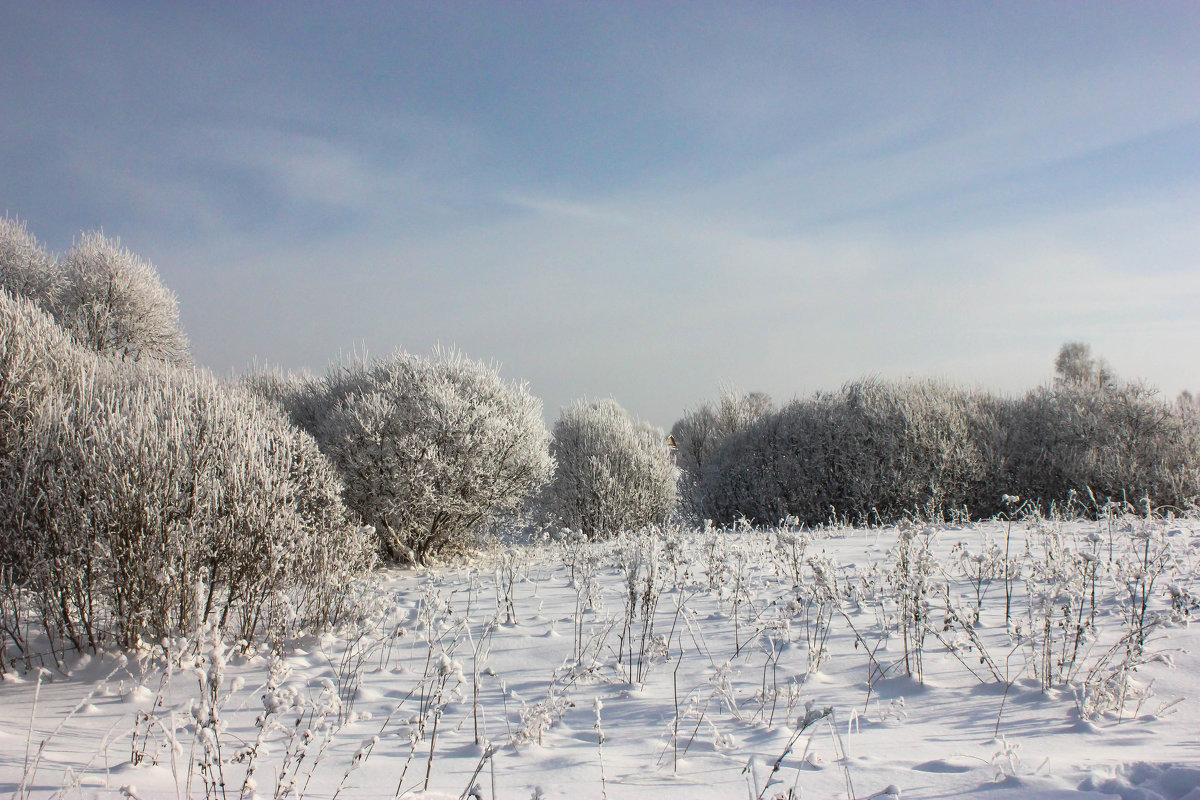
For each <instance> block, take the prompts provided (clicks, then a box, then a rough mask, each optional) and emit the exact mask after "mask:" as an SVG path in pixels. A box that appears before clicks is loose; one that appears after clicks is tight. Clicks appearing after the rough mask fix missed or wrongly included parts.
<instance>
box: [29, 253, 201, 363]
mask: <svg viewBox="0 0 1200 800" xmlns="http://www.w3.org/2000/svg"><path fill="white" fill-rule="evenodd" d="M61 269H62V272H63V281H64V283H63V287H62V291H61V292H60V294H59V296H58V300H57V302H55V303H54V304H53V306H52V307H53V309H54V313H55V316H56V317H57V318H58V321H59V322H60V323H61V324H62V326H63V327H65V328H66V329H67V330H69V331H70V332H71V334H72V335H74V336H75V338H76V339H78V340H79V341H80V342H81V343H82V344H84V345H85V346H87V347H90V348H91V349H92V350H95V351H96V352H97V353H100V354H101V355H105V356H110V357H113V358H117V359H120V360H125V361H137V360H138V359H141V358H154V359H158V360H161V361H167V362H172V363H183V362H187V361H188V360H189V359H190V356H189V353H188V342H187V337H186V336H184V334H183V330H182V329H181V328H180V327H179V303H178V301H177V300H176V299H175V294H174V293H173V292H171V291H170V290H169V289H167V287H166V286H164V285H163V283H162V279H161V278H160V277H159V275H158V270H156V269H155V268H154V265H153V264H151V263H149V262H148V261H145V260H143V259H141V258H139V257H138V256H136V255H134V254H133V253H131V252H130V251H129V250H127V249H125V248H123V247H121V243H120V241H118V240H115V239H107V238H105V236H104V235H103V234H102V233H99V232H94V233H85V234H83V235H82V236H81V237H80V239H79V242H78V243H76V245H75V246H74V247H72V248H71V250H70V251H69V252H68V253H67V255H66V257H65V258H64V259H63V261H62V264H61Z"/></svg>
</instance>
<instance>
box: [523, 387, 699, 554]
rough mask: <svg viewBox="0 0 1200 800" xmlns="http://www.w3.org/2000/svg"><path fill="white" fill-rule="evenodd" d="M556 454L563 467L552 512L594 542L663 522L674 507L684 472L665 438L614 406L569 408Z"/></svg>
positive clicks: (550, 501)
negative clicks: (676, 464)
mask: <svg viewBox="0 0 1200 800" xmlns="http://www.w3.org/2000/svg"><path fill="white" fill-rule="evenodd" d="M550 450H551V453H552V454H553V455H554V459H555V461H556V463H557V466H556V469H555V473H554V480H553V481H552V482H551V483H550V485H549V486H548V487H547V489H546V492H545V494H544V503H545V505H546V508H547V509H548V510H549V511H550V512H551V513H552V514H553V515H554V516H555V517H557V518H558V519H559V520H560V521H561V522H562V523H563V524H564V525H567V526H568V527H571V528H574V529H575V530H578V531H581V532H582V533H583V534H584V535H586V536H587V537H588V538H589V539H600V538H605V537H608V536H612V535H615V534H616V533H619V532H620V531H622V530H629V529H636V528H643V527H646V526H648V525H657V524H662V523H664V522H666V521H667V518H668V517H670V515H671V513H672V511H673V510H674V508H675V501H676V486H677V483H678V476H679V470H678V468H677V467H676V466H675V460H674V456H673V455H672V453H671V448H670V447H669V446H668V445H667V442H666V435H665V434H664V433H663V431H661V430H659V429H658V428H655V427H653V426H651V425H647V424H645V423H642V422H638V421H635V420H633V419H631V418H630V416H629V414H627V413H626V412H625V409H623V408H621V406H619V405H618V404H617V403H616V401H615V400H611V399H610V400H601V401H599V402H596V403H586V402H578V403H576V404H574V405H572V406H570V407H569V408H567V409H564V410H563V412H562V413H561V414H560V415H559V418H558V421H557V422H555V424H554V435H553V440H552V442H551V446H550Z"/></svg>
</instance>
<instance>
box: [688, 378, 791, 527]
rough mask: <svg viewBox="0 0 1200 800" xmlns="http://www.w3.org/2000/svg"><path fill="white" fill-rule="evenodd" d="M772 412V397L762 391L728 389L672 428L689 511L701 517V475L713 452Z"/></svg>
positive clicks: (689, 413) (689, 411)
mask: <svg viewBox="0 0 1200 800" xmlns="http://www.w3.org/2000/svg"><path fill="white" fill-rule="evenodd" d="M770 410H771V398H770V396H769V395H767V394H764V393H762V392H750V393H749V394H746V393H743V392H739V391H737V390H735V389H731V388H730V389H725V390H723V391H722V392H721V396H720V398H718V399H717V401H716V402H715V403H714V402H705V403H702V404H701V405H700V406H699V407H697V408H695V409H688V410H687V411H685V412H684V414H683V416H682V417H681V418H680V419H679V420H678V421H677V422H676V423H675V424H674V425H673V426H672V427H671V438H672V440H673V441H674V442H675V447H676V449H675V461H676V464H678V466H679V471H680V491H681V495H682V500H683V504H684V506H685V508H686V509H687V510H689V511H690V512H692V513H693V514H698V513H699V512H700V508H701V505H702V500H701V498H700V497H699V495H698V492H699V491H700V476H701V475H702V474H703V473H704V468H705V466H706V465H707V464H708V462H709V461H710V460H711V459H712V456H713V453H715V452H716V450H717V449H718V448H719V447H720V446H721V444H722V442H724V441H725V440H726V439H727V438H729V437H730V436H732V435H733V434H735V433H738V432H739V431H741V430H744V429H745V428H747V427H749V426H750V425H751V424H753V423H754V422H757V421H758V420H759V419H761V418H762V416H763V415H764V414H766V413H768V412H769V411H770Z"/></svg>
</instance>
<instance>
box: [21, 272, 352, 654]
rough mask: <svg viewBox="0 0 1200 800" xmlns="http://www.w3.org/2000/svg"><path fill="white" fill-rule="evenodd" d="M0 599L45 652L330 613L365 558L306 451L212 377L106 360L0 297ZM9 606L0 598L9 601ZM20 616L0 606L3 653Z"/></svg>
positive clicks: (332, 477) (260, 408)
mask: <svg viewBox="0 0 1200 800" xmlns="http://www.w3.org/2000/svg"><path fill="white" fill-rule="evenodd" d="M0 444H2V445H3V450H2V451H0V588H2V589H3V591H0V597H3V598H5V599H6V601H13V599H14V598H18V599H19V598H25V600H27V601H28V602H29V603H30V604H31V605H32V608H33V611H34V613H35V614H36V615H37V617H38V618H39V619H40V620H41V623H42V626H43V628H44V630H45V632H46V634H47V635H48V636H49V637H50V640H51V644H52V647H53V648H54V649H56V650H57V649H61V647H62V646H64V645H66V646H73V647H76V648H85V647H92V648H94V647H97V646H99V645H101V644H103V643H104V642H105V641H110V640H115V642H116V643H117V644H120V645H123V646H131V645H134V644H136V643H137V641H138V640H139V639H142V638H145V639H149V640H152V641H157V640H159V639H160V638H161V637H163V636H173V635H179V634H184V635H186V634H190V633H193V632H194V631H195V630H196V627H197V626H198V625H202V624H211V625H216V626H219V627H221V628H225V629H232V630H233V631H234V632H236V633H237V634H239V635H240V636H241V637H242V638H246V639H248V640H249V639H252V638H254V637H255V636H256V635H260V634H261V628H262V625H263V624H264V623H265V622H266V621H267V620H268V618H269V617H270V616H271V614H272V613H273V609H274V608H275V604H276V602H277V599H278V597H279V596H280V592H284V591H286V592H288V593H289V594H290V595H291V596H292V599H293V602H298V603H299V605H298V606H297V611H298V614H299V615H300V618H301V620H303V621H305V622H306V623H308V624H312V625H321V624H324V623H326V622H329V621H330V620H331V619H333V618H334V617H336V616H337V614H338V612H339V609H340V608H341V606H342V605H343V603H344V601H343V599H342V597H343V593H342V587H344V584H345V582H346V581H347V580H349V579H350V578H351V577H352V576H353V575H354V574H355V573H356V572H358V571H359V570H361V569H363V568H365V567H366V566H367V565H368V564H369V562H370V557H371V548H370V540H369V539H368V538H367V535H366V533H365V532H364V531H362V530H360V528H359V526H358V525H357V524H356V523H355V522H354V521H353V520H352V518H351V517H350V515H349V513H348V512H347V510H346V509H345V507H344V505H343V504H342V501H341V499H340V491H341V486H340V483H339V482H338V479H337V476H336V474H335V472H334V471H333V469H332V467H331V466H330V465H329V463H328V462H327V460H326V459H325V458H324V456H322V455H321V453H320V451H319V450H318V448H317V445H316V443H315V442H314V441H313V440H312V438H311V437H309V436H308V435H307V434H304V433H302V432H301V431H299V430H297V429H296V428H295V427H293V426H292V425H291V424H290V423H289V422H288V420H287V419H286V417H285V416H284V415H283V414H282V413H281V412H279V411H277V410H276V409H274V408H272V407H271V406H269V405H268V404H266V403H263V402H261V401H257V400H255V399H254V398H252V397H251V396H249V395H248V394H245V393H243V392H241V391H239V390H236V389H232V388H231V387H228V386H225V385H223V384H222V383H220V382H219V381H217V380H216V379H214V378H213V377H212V376H211V375H209V374H207V373H204V372H201V371H196V370H191V369H180V368H178V367H175V366H171V365H165V364H162V363H159V362H157V361H154V360H149V361H145V362H140V363H130V362H122V361H118V360H115V359H109V358H105V357H103V356H100V355H99V354H97V353H94V352H92V351H90V350H88V349H86V348H83V347H81V346H80V345H79V344H78V343H77V342H76V341H75V340H74V339H73V338H72V337H70V336H69V335H68V334H67V333H66V331H64V330H62V329H61V328H60V327H59V326H58V325H57V324H56V323H54V321H53V320H52V319H51V318H50V317H49V316H48V315H47V314H45V313H44V312H42V311H41V310H40V309H38V308H36V307H35V306H34V305H33V304H32V303H31V302H29V301H27V300H24V299H19V298H13V297H12V296H11V295H10V294H9V293H8V292H4V291H0ZM14 602H15V601H14ZM20 617H21V612H20V610H19V609H15V608H14V606H13V605H12V604H11V603H0V622H2V623H3V625H2V626H0V627H3V631H0V635H3V633H5V632H6V633H7V634H8V636H9V638H10V639H11V640H12V643H13V644H14V645H15V646H16V647H18V648H25V647H27V645H28V642H27V641H25V640H24V639H23V637H22V635H21V633H20V628H19V626H17V627H13V626H12V625H10V624H9V623H10V622H11V621H12V620H14V619H20Z"/></svg>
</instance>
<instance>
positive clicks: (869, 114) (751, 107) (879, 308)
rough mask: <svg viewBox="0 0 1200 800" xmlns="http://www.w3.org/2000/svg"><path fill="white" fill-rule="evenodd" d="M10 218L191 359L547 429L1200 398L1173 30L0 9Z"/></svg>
mask: <svg viewBox="0 0 1200 800" xmlns="http://www.w3.org/2000/svg"><path fill="white" fill-rule="evenodd" d="M0 14H2V17H3V19H4V21H5V22H4V24H3V25H2V26H0V72H2V74H3V75H4V76H5V77H4V80H3V81H2V82H0V213H3V212H5V211H7V212H8V213H9V214H13V215H17V216H19V217H21V218H22V219H24V220H26V221H27V222H28V225H29V228H30V230H31V231H33V232H34V233H35V234H37V235H38V236H39V237H40V238H42V239H43V240H44V241H46V242H47V243H48V244H49V245H50V247H51V248H52V249H55V250H58V251H62V250H65V249H66V248H67V247H69V245H70V242H71V239H72V237H73V236H75V235H76V234H77V233H78V232H79V231H81V230H89V229H93V228H97V227H103V229H104V231H105V232H106V233H108V234H110V235H115V236H119V237H120V238H121V240H122V242H123V243H124V244H125V245H127V246H128V247H130V248H131V249H133V250H134V251H136V252H138V253H139V254H141V255H142V256H144V257H146V258H148V259H150V260H151V261H153V262H154V263H155V264H156V265H157V266H158V269H159V271H160V272H161V273H162V275H163V278H164V280H165V281H166V283H167V284H168V285H169V286H170V287H171V288H172V289H174V290H175V292H176V293H177V294H178V295H179V300H180V305H181V308H182V316H183V322H184V325H185V327H186V329H187V332H188V334H189V335H190V337H191V339H192V345H193V351H194V354H195V356H196V358H197V360H198V361H200V362H201V363H203V364H206V365H208V366H210V367H212V368H213V369H214V370H216V371H217V372H219V373H228V372H229V371H231V370H237V371H240V370H242V369H244V368H245V367H246V366H247V365H249V364H250V363H251V362H252V361H254V360H256V359H257V360H258V361H259V362H264V361H266V362H270V363H275V364H280V365H282V366H284V367H287V368H300V367H306V366H307V367H311V368H313V369H317V370H320V369H323V368H324V366H325V364H326V363H327V362H328V361H329V360H330V359H332V358H335V357H337V355H338V354H339V353H342V352H346V351H349V350H350V349H352V348H354V347H356V346H360V345H365V347H366V348H367V350H368V351H369V352H371V353H374V354H384V353H386V352H388V351H390V350H391V349H393V348H395V347H398V346H402V347H405V348H406V349H409V350H411V351H414V352H428V351H429V350H430V349H431V348H432V347H434V346H435V345H436V344H438V343H442V344H453V345H457V346H459V347H460V348H461V349H463V350H464V351H466V352H467V353H468V354H469V355H471V356H473V357H477V358H483V359H487V360H492V361H496V362H499V363H500V364H502V367H503V373H504V374H505V375H506V376H507V377H510V378H520V379H524V380H527V381H529V383H530V385H531V388H532V390H533V391H534V393H535V394H538V395H539V396H540V397H542V398H543V399H544V401H545V403H546V407H547V416H548V417H549V418H551V419H552V418H553V417H554V416H555V414H556V413H557V409H558V408H559V407H560V406H562V405H565V404H567V403H569V402H571V401H572V400H574V399H577V398H596V397H604V396H610V395H611V396H613V397H615V398H616V399H617V400H618V401H619V402H621V403H622V404H623V405H624V406H625V407H626V408H628V409H630V410H631V411H632V412H634V413H636V414H638V415H640V416H641V417H643V418H645V419H648V420H650V421H652V422H654V423H656V424H659V425H662V426H664V427H667V426H669V425H670V424H671V422H672V421H674V419H676V418H677V417H678V416H679V414H680V413H681V412H682V411H683V409H684V407H686V406H691V405H695V404H696V403H698V402H700V401H701V400H703V399H705V398H709V397H713V396H715V395H716V394H717V392H718V390H719V387H720V386H721V385H723V384H727V385H734V386H737V387H740V388H743V389H747V390H763V391H767V392H769V393H770V394H772V396H774V397H775V398H776V399H777V400H785V399H787V398H789V397H791V396H793V395H797V394H807V393H808V392H811V391H813V390H816V389H829V388H834V387H836V386H838V385H840V384H841V383H843V382H845V381H847V380H850V379H853V378H856V377H860V376H863V375H867V374H874V375H880V376H883V377H889V378H892V377H894V378H900V377H906V376H916V377H924V376H934V377H943V378H948V379H951V380H954V381H957V382H961V383H966V384H979V385H982V386H987V387H991V388H994V389H998V390H1003V391H1012V392H1016V391H1023V390H1024V389H1026V388H1029V387H1031V386H1033V385H1035V384H1037V383H1039V382H1040V381H1042V380H1044V379H1045V378H1046V377H1047V376H1048V375H1049V374H1050V373H1051V372H1052V363H1053V358H1054V355H1055V353H1056V351H1057V349H1058V346H1059V345H1060V344H1061V343H1062V342H1064V341H1067V340H1071V339H1080V340H1084V341H1087V342H1089V343H1091V345H1092V347H1093V349H1094V350H1095V351H1096V352H1098V353H1099V354H1101V355H1103V356H1105V357H1106V358H1107V359H1108V360H1109V361H1110V362H1111V363H1112V365H1113V367H1114V369H1115V370H1116V371H1117V372H1118V374H1121V375H1123V376H1127V377H1141V378H1144V379H1146V380H1147V381H1149V382H1151V383H1153V384H1155V385H1157V386H1159V387H1160V388H1161V389H1162V390H1163V392H1164V393H1166V394H1168V395H1174V394H1175V393H1177V392H1178V391H1179V390H1181V389H1184V388H1190V389H1191V390H1193V391H1198V390H1200V357H1198V356H1200V6H1197V5H1194V4H1188V3H1165V2H1162V3H1160V2H1155V3H1104V2H1089V3H1082V2H1076V3H1018V2H1005V3H992V4H988V3H936V2H922V3H862V4H857V3H843V2H836V3H835V2H830V3H702V2H689V3H665V2H663V3H651V2H644V3H598V2H589V3H570V2H556V3H544V4H542V3H517V2H488V3H441V2H438V3H411V4H410V3H377V4H376V3H368V2H357V3H353V4H333V3H328V4H325V3H269V4H268V3H175V2H171V3H164V2H146V3H134V2H125V3H58V2H16V3H14V2H0Z"/></svg>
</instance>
